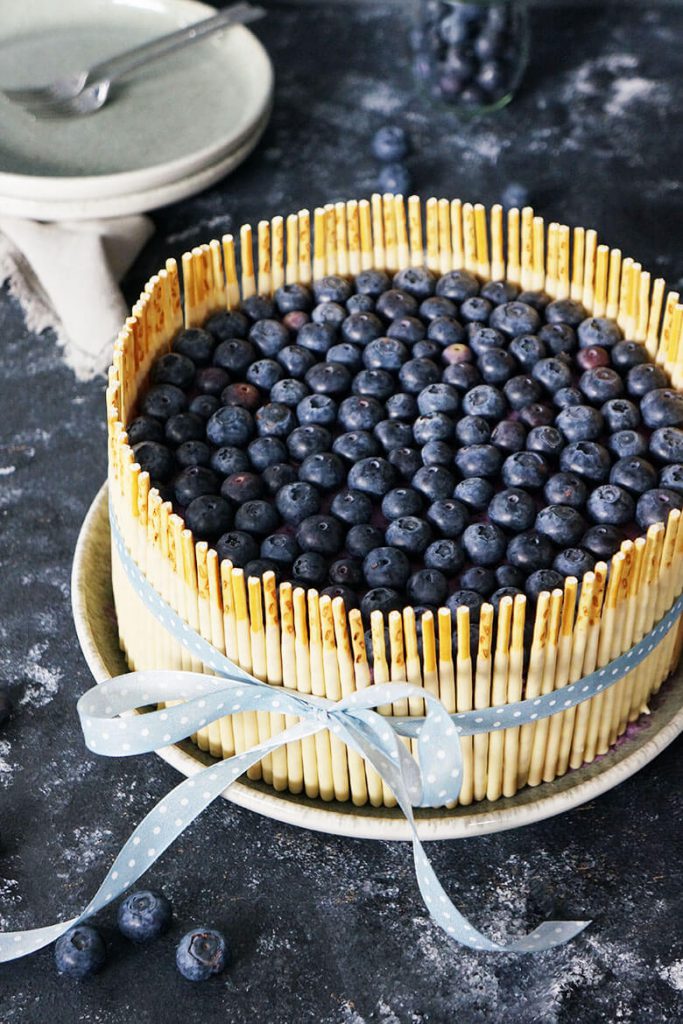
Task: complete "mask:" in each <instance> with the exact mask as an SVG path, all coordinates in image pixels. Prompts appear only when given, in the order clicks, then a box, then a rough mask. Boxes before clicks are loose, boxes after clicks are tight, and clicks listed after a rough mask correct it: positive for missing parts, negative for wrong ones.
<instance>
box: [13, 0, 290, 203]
mask: <svg viewBox="0 0 683 1024" xmlns="http://www.w3.org/2000/svg"><path fill="white" fill-rule="evenodd" d="M212 13H214V8H212V7H209V6H208V5H206V4H202V3H197V2H195V0H0V88H2V87H3V86H27V85H37V84H42V83H43V82H45V81H49V80H51V79H52V78H53V77H55V76H57V75H58V74H60V73H63V72H65V71H69V70H71V71H73V70H77V69H81V68H84V67H87V66H89V65H90V64H92V63H93V62H95V61H97V60H101V59H102V58H104V57H107V56H111V55H112V54H115V53H118V52H120V51H121V50H124V49H127V48H129V47H131V46H134V45H136V44H138V43H140V42H142V41H144V40H147V39H150V38H154V37H156V36H159V35H162V34H164V33H166V32H169V31H171V30H173V29H174V28H177V27H178V26H179V25H184V24H188V23H191V22H194V21H198V20H199V19H201V18H205V17H208V16H209V15H211V14H212ZM272 87H273V73H272V66H271V64H270V61H269V59H268V56H267V54H266V52H265V50H264V49H263V47H262V46H261V44H260V43H259V42H258V40H257V39H256V37H255V36H254V35H253V34H252V33H251V32H249V30H248V29H247V28H245V27H242V26H233V27H231V28H227V29H225V30H224V31H222V32H220V33H217V34H216V35H214V36H211V37H210V38H207V39H205V40H203V41H201V42H199V43H195V44H194V45H193V46H190V47H189V48H187V49H186V50H184V51H182V52H181V53H178V54H175V55H172V56H170V57H168V58H164V59H162V60H160V61H158V62H156V63H154V64H152V65H150V66H149V67H148V68H146V69H144V70H142V71H140V72H138V73H136V74H135V75H134V76H131V78H130V79H127V80H126V82H125V83H123V84H122V85H121V86H119V87H117V89H116V92H115V94H114V95H113V98H112V100H111V101H110V102H109V103H108V104H107V105H106V106H105V107H104V108H103V109H102V110H101V111H99V112H98V113H96V114H93V115H92V116H88V117H81V118H71V119H68V120H60V121H37V120H35V119H34V118H32V117H31V116H30V115H29V114H27V113H26V112H25V111H24V110H23V109H22V108H20V107H18V106H16V105H14V104H12V103H10V102H9V101H8V100H7V99H6V98H5V97H4V96H2V95H0V204H1V202H2V199H1V197H7V198H14V199H30V200H32V201H34V202H37V201H45V202H51V203H59V202H66V201H68V202H73V201H78V200H96V199H104V198H110V197H113V196H121V195H126V194H129V193H134V192H135V193H140V192H143V191H144V192H149V191H150V190H153V189H155V188H158V187H161V186H164V185H168V184H169V183H171V182H177V181H179V180H180V179H184V178H187V177H188V176H190V175H193V174H197V173H198V172H200V171H201V170H203V169H205V168H208V167H210V166H214V165H216V164H217V163H218V162H219V161H223V160H225V159H226V157H227V156H228V155H229V154H231V153H232V152H234V151H236V150H238V149H239V148H240V147H243V146H244V144H245V142H246V141H247V140H249V139H251V138H252V136H253V135H254V133H255V132H256V131H257V130H258V129H259V128H262V122H263V120H264V117H266V116H267V114H268V112H269V110H270V104H271V96H272ZM1 208H2V207H1V205H0V209H1Z"/></svg>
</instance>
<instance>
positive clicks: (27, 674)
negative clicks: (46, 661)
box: [8, 641, 63, 708]
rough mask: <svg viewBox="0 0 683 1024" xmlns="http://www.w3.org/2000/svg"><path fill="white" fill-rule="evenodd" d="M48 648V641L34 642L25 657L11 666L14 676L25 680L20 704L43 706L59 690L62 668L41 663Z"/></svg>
mask: <svg viewBox="0 0 683 1024" xmlns="http://www.w3.org/2000/svg"><path fill="white" fill-rule="evenodd" d="M47 648H48V643H47V641H41V642H39V643H37V644H33V646H32V647H30V648H29V650H28V652H27V653H26V654H25V655H24V657H23V658H20V659H19V661H18V662H15V663H14V664H13V665H12V666H11V668H12V674H13V676H14V677H17V678H22V679H23V680H24V681H25V686H24V691H23V693H22V695H21V700H20V702H19V703H20V704H31V705H33V706H34V707H39V708H41V707H44V706H45V705H46V704H49V703H50V701H51V700H52V699H53V697H55V696H56V694H57V693H58V691H59V683H60V681H61V678H62V675H63V672H62V670H61V668H58V667H57V666H47V665H42V664H41V659H42V657H43V655H44V654H45V651H46V650H47ZM9 668H10V666H9V665H8V669H9Z"/></svg>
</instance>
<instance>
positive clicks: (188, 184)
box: [0, 109, 270, 221]
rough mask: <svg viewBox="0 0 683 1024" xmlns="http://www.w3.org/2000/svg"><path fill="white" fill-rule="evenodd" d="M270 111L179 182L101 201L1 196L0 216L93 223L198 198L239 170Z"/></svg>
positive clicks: (263, 126)
mask: <svg viewBox="0 0 683 1024" xmlns="http://www.w3.org/2000/svg"><path fill="white" fill-rule="evenodd" d="M269 113H270V109H268V111H267V112H266V114H265V116H264V117H263V119H262V120H261V121H260V122H259V123H258V124H257V125H256V129H255V131H254V132H253V134H252V135H250V136H249V137H248V138H247V139H245V140H244V141H243V143H242V145H241V146H239V147H238V148H237V149H235V150H232V151H231V152H230V153H228V154H227V155H226V156H224V157H222V158H221V159H219V160H217V161H216V162H215V163H212V164H209V165H208V166H207V167H203V168H201V169H200V170H198V171H194V172H193V173H192V174H187V175H185V176H184V177H182V178H179V179H178V180H176V181H170V182H167V183H166V184H164V185H156V186H154V187H153V188H148V189H142V190H140V191H132V192H125V193H122V194H121V195H114V196H105V197H100V198H74V199H66V200H59V201H50V200H45V199H26V198H14V197H8V196H2V195H0V214H4V215H5V216H8V217H27V218H29V219H31V220H43V221H52V220H54V221H65V220H90V219H94V218H99V217H125V216H127V215H128V214H133V213H145V212H146V211H147V210H156V209H158V208H159V207H161V206H167V205H168V204H169V203H176V202H178V201H179V200H180V199H185V198H187V197H188V196H193V195H196V194H197V193H198V192H202V191H203V190H204V189H205V188H210V187H211V185H215V183H216V182H217V181H220V180H221V179H222V178H224V177H225V176H226V174H229V173H230V171H233V170H234V169H235V168H236V167H238V166H239V165H240V164H241V163H242V162H243V161H244V160H246V158H247V157H248V156H249V154H250V153H251V151H252V150H253V149H254V148H255V146H256V144H257V143H258V141H259V139H260V138H261V135H262V134H263V132H264V130H265V127H266V125H267V124H268V117H269Z"/></svg>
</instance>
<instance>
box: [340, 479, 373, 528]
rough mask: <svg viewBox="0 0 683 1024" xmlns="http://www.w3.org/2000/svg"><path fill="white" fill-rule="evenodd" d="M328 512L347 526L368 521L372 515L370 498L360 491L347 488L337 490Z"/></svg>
mask: <svg viewBox="0 0 683 1024" xmlns="http://www.w3.org/2000/svg"><path fill="white" fill-rule="evenodd" d="M330 512H331V513H332V515H334V516H336V517H337V519H341V521H342V522H343V523H346V525H347V526H356V525H357V524H358V523H369V522H370V519H371V517H372V499H371V498H369V497H368V495H367V494H363V492H362V491H352V490H349V489H348V488H346V489H344V490H342V491H338V492H337V494H335V496H334V498H333V499H332V504H331V505H330Z"/></svg>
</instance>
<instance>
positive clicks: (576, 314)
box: [545, 299, 586, 327]
mask: <svg viewBox="0 0 683 1024" xmlns="http://www.w3.org/2000/svg"><path fill="white" fill-rule="evenodd" d="M545 318H546V321H547V322H548V323H549V324H569V326H570V327H578V326H579V324H580V323H581V321H582V320H585V319H586V310H585V309H584V307H583V306H582V305H581V303H580V302H577V301H576V299H556V300H555V301H554V302H551V303H550V304H549V305H548V306H546V309H545Z"/></svg>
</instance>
